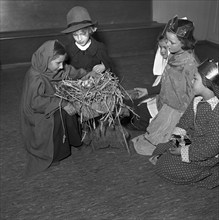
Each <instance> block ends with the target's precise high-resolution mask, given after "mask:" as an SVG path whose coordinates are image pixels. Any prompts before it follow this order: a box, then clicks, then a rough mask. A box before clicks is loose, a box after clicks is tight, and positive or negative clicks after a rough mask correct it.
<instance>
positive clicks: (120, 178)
mask: <svg viewBox="0 0 219 220" xmlns="http://www.w3.org/2000/svg"><path fill="white" fill-rule="evenodd" d="M114 62H115V64H116V68H117V71H116V74H117V75H118V76H119V78H120V79H121V83H122V85H123V86H124V87H125V88H127V89H129V88H133V87H135V86H144V85H147V84H149V83H150V82H151V81H152V80H153V76H152V63H153V56H152V55H148V56H135V57H123V58H117V59H115V60H114ZM27 69H28V67H27V66H23V67H17V68H14V69H7V70H3V71H1V75H0V77H1V78H0V88H1V92H0V103H1V105H0V117H1V118H0V131H1V132H0V143H1V146H0V168H1V219H2V220H3V219H7V220H56V219H57V220H164V219H165V220H216V219H219V209H218V207H219V193H218V189H214V190H206V189H203V188H195V187H193V186H178V185H173V184H172V183H168V182H166V181H164V180H162V179H160V178H159V177H158V176H156V175H155V173H154V171H153V165H152V164H150V163H149V161H148V157H147V156H141V155H138V154H136V152H135V151H134V149H133V148H132V146H131V145H130V150H131V154H128V152H127V150H126V148H125V147H124V146H121V145H119V144H118V145H117V146H113V147H111V148H106V149H102V150H98V151H94V152H93V153H91V154H88V155H87V154H83V153H79V152H75V151H72V156H70V157H69V158H67V159H65V160H63V161H62V162H61V164H60V165H59V166H57V167H51V168H49V169H48V170H46V171H45V172H42V173H40V174H38V175H36V176H34V177H31V178H25V177H24V175H23V172H24V167H25V163H26V157H25V150H24V148H23V142H22V139H21V135H20V128H19V102H20V95H21V90H22V81H23V77H24V74H25V72H26V70H27ZM138 134H139V133H138V132H131V136H132V137H134V136H136V135H138Z"/></svg>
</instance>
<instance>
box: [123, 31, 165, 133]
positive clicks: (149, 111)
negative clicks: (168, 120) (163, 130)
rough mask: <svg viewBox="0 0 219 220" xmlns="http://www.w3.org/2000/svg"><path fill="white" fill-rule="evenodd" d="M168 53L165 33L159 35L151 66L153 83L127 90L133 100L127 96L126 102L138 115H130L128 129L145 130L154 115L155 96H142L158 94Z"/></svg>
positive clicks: (155, 111)
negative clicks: (147, 97)
mask: <svg viewBox="0 0 219 220" xmlns="http://www.w3.org/2000/svg"><path fill="white" fill-rule="evenodd" d="M168 55H169V51H168V46H167V39H166V37H165V35H160V36H159V38H158V48H157V51H156V55H155V58H154V66H153V74H154V75H155V76H157V77H156V79H155V81H154V83H153V85H149V86H147V88H135V89H134V90H130V91H128V93H130V96H131V98H133V101H131V100H130V98H129V97H127V99H128V100H126V104H128V105H129V106H133V108H134V111H135V113H136V114H137V115H138V116H139V117H133V115H131V118H130V123H129V124H128V125H126V127H127V128H128V129H131V130H143V131H146V128H147V126H148V124H149V121H150V120H151V118H153V117H154V116H155V115H156V113H157V107H156V99H155V97H154V98H152V99H150V101H147V100H145V98H144V97H146V96H147V95H149V96H153V95H157V94H159V92H160V81H161V76H162V74H163V71H164V69H165V66H166V64H167V60H168ZM133 95H134V96H133ZM154 109H155V110H154Z"/></svg>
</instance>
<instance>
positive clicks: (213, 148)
mask: <svg viewBox="0 0 219 220" xmlns="http://www.w3.org/2000/svg"><path fill="white" fill-rule="evenodd" d="M217 114H218V115H219V112H218V113H217ZM218 115H217V117H214V118H213V119H212V120H211V121H209V123H208V125H207V126H206V127H205V134H204V135H202V136H199V137H196V138H193V139H192V144H191V145H190V147H189V160H190V161H205V160H207V159H209V158H212V157H215V156H216V155H218V154H219V135H218V134H219V123H218V122H219V116H218Z"/></svg>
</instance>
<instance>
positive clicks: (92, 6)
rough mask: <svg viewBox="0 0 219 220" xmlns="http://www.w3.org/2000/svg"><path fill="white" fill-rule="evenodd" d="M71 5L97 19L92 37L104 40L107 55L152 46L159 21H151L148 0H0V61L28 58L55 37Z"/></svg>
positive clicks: (142, 50)
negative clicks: (96, 25)
mask: <svg viewBox="0 0 219 220" xmlns="http://www.w3.org/2000/svg"><path fill="white" fill-rule="evenodd" d="M75 5H81V6H84V7H86V8H87V9H88V10H89V12H90V15H91V18H92V20H93V21H96V20H97V21H98V23H99V26H98V31H97V33H96V34H95V37H96V38H97V39H98V40H99V41H102V42H104V43H105V44H106V46H107V48H108V52H109V55H110V56H112V57H115V56H127V55H136V54H137V55H138V54H143V53H145V52H146V50H151V49H154V47H155V45H156V40H157V36H158V34H159V33H160V32H161V30H162V28H163V25H162V24H158V23H156V22H153V21H152V0H139V1H138V0H137V1H136V0H127V1H124V0H123V1H117V0H114V1H112V0H101V1H93V0H90V1H73V0H72V1H71V0H59V1H54V0H44V1H41V0H31V1H29V0H22V1H10V0H7V1H1V8H0V13H1V24H2V27H1V32H0V48H1V50H0V57H1V64H2V65H5V64H14V63H25V62H30V59H31V56H32V53H33V52H34V51H35V50H36V49H37V48H38V47H39V46H40V45H41V44H42V43H43V42H45V41H46V40H51V39H58V40H60V41H61V42H63V43H64V44H65V43H66V41H67V37H66V36H65V35H63V34H61V31H62V30H63V29H64V28H65V27H66V14H67V12H68V11H69V10H70V9H71V8H72V7H73V6H75Z"/></svg>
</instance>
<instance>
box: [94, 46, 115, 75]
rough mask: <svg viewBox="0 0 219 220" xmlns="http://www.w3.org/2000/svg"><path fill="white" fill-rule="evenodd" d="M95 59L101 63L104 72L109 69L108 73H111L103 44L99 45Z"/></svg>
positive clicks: (110, 63)
mask: <svg viewBox="0 0 219 220" xmlns="http://www.w3.org/2000/svg"><path fill="white" fill-rule="evenodd" d="M97 57H98V59H100V60H101V61H102V63H103V64H104V66H105V68H106V70H107V69H110V71H112V72H113V66H112V61H111V59H110V57H109V55H108V53H107V49H106V46H105V45H104V44H103V43H101V44H100V46H99V49H98V53H97Z"/></svg>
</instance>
